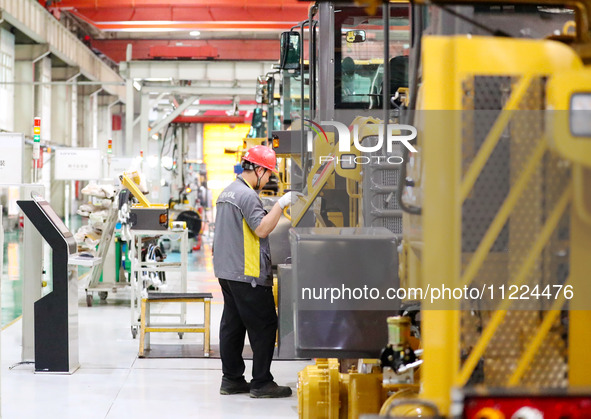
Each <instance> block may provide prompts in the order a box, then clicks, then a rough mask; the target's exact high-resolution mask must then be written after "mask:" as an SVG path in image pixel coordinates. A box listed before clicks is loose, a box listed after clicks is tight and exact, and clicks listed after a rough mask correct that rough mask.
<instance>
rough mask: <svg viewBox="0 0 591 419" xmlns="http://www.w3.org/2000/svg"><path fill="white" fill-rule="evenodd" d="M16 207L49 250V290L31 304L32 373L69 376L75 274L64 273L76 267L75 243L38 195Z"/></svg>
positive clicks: (73, 357) (73, 359)
mask: <svg viewBox="0 0 591 419" xmlns="http://www.w3.org/2000/svg"><path fill="white" fill-rule="evenodd" d="M17 204H18V206H19V207H20V208H21V209H22V210H23V212H24V213H25V215H26V216H27V218H28V219H29V220H31V222H32V223H33V225H34V226H35V228H36V229H37V230H38V231H39V233H40V234H41V236H43V238H44V239H45V241H47V243H48V244H49V246H50V247H51V249H52V251H53V252H52V253H53V255H52V271H53V291H52V292H50V293H49V294H47V295H46V296H44V297H43V298H41V299H39V300H38V301H36V302H35V372H56V373H70V374H71V373H73V372H74V371H75V370H76V369H78V367H79V366H80V365H79V362H78V273H77V269H74V270H72V271H71V272H72V274H69V270H68V264H73V265H76V264H79V263H77V262H76V261H75V260H74V257H75V256H76V250H77V247H76V240H74V236H73V235H72V233H71V232H70V230H68V228H67V227H66V226H65V224H64V223H63V222H62V220H61V219H60V217H59V216H58V215H57V214H56V213H55V211H54V210H53V208H51V206H50V205H49V203H48V202H47V201H46V200H45V199H43V198H42V197H41V196H39V195H33V200H27V201H24V200H23V201H17ZM27 279H31V278H27ZM33 279H34V278H33ZM39 280H41V278H39Z"/></svg>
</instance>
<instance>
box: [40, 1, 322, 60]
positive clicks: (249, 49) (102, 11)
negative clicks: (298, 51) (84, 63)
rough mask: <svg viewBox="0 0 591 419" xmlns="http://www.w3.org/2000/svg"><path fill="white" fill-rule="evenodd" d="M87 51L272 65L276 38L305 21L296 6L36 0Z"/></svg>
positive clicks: (304, 9)
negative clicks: (245, 61) (129, 46)
mask: <svg viewBox="0 0 591 419" xmlns="http://www.w3.org/2000/svg"><path fill="white" fill-rule="evenodd" d="M39 3H41V4H42V5H43V6H45V7H46V8H47V9H48V10H49V11H50V12H51V13H53V15H54V16H55V17H56V18H58V19H59V20H60V21H62V22H63V23H64V24H65V25H67V26H68V28H69V29H70V30H71V31H73V32H74V33H76V34H77V35H78V37H79V38H80V39H81V40H82V41H83V42H85V43H86V44H87V45H89V46H90V47H91V48H92V49H93V50H95V51H97V52H100V53H102V54H104V55H105V56H107V57H108V58H110V59H111V60H113V61H115V62H121V61H125V59H126V49H127V45H128V44H131V45H132V46H133V48H132V59H133V60H142V59H165V60H170V59H208V60H232V61H235V60H256V61H261V60H273V61H275V60H277V59H278V57H279V42H278V41H279V34H280V33H281V32H283V31H286V30H289V29H290V28H291V27H292V26H293V25H294V24H296V23H298V22H300V21H302V20H305V19H306V18H307V14H308V8H309V6H310V4H311V3H310V2H306V1H298V0H256V1H252V0H238V1H237V0H215V1H211V0H39Z"/></svg>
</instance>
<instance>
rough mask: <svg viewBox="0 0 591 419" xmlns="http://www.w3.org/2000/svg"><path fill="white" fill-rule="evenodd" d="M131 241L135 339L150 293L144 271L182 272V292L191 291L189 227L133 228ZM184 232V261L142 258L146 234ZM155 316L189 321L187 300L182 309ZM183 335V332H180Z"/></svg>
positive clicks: (161, 234) (182, 248) (153, 236)
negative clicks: (146, 298) (169, 228)
mask: <svg viewBox="0 0 591 419" xmlns="http://www.w3.org/2000/svg"><path fill="white" fill-rule="evenodd" d="M130 233H131V242H130V244H129V257H130V260H131V335H132V337H133V338H134V339H135V338H136V336H137V333H138V330H139V326H140V314H141V313H140V309H141V303H142V296H143V294H145V293H147V291H148V290H147V288H146V287H145V286H144V281H143V279H142V273H143V272H146V273H147V272H157V273H159V272H171V271H172V272H180V274H181V284H180V285H181V287H180V288H181V289H180V290H179V291H178V292H182V293H186V292H187V251H188V248H189V231H188V230H187V229H183V230H130ZM178 235H180V239H181V245H180V255H181V260H180V262H166V261H162V262H158V261H142V257H141V252H142V243H143V240H144V239H146V238H156V237H160V236H178ZM152 315H153V316H173V317H179V318H180V322H181V323H185V322H186V317H187V308H186V305H185V304H182V305H181V310H180V313H160V314H152ZM179 336H180V337H182V335H181V334H179Z"/></svg>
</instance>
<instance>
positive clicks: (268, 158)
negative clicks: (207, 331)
mask: <svg viewBox="0 0 591 419" xmlns="http://www.w3.org/2000/svg"><path fill="white" fill-rule="evenodd" d="M275 166H276V157H275V152H274V151H273V150H272V149H271V148H269V147H265V146H255V147H252V148H251V149H249V150H248V151H247V152H246V153H245V155H244V157H243V158H242V168H243V169H244V171H243V172H242V174H241V175H240V176H238V177H237V178H236V180H235V181H234V182H232V183H231V184H230V185H229V186H228V187H227V188H226V189H224V191H223V192H222V193H221V194H220V195H219V197H218V199H217V203H216V220H215V236H214V240H213V266H214V272H215V275H216V277H217V278H218V280H219V283H220V286H221V287H222V293H223V295H224V311H223V314H222V321H221V324H220V356H221V359H222V372H223V377H222V385H221V388H220V393H221V394H238V393H249V392H250V397H255V398H276V397H289V396H290V395H291V388H289V387H287V386H278V385H277V384H276V383H275V381H273V375H271V360H272V359H273V351H274V349H275V336H276V332H277V313H276V311H275V300H274V299H273V291H272V286H273V274H272V271H271V253H270V250H269V239H268V238H267V236H268V235H269V234H270V233H271V232H272V231H273V229H274V228H275V226H276V225H277V222H278V221H279V218H280V217H281V213H282V211H283V209H284V208H285V207H286V206H288V205H290V204H291V192H288V193H287V194H285V195H283V196H282V197H281V198H279V200H278V201H277V202H276V203H275V205H274V206H273V208H272V209H271V211H269V212H268V213H267V212H266V211H265V210H264V209H263V204H262V202H261V200H260V198H259V195H258V192H259V191H260V190H261V189H262V188H263V187H264V186H265V185H266V184H267V182H268V181H269V177H270V176H271V173H272V172H275V171H276V169H275ZM247 332H248V338H249V341H250V345H251V348H252V352H253V364H252V381H251V382H250V383H247V382H246V380H245V379H244V369H245V366H244V359H243V358H242V350H243V348H244V338H245V336H246V333H247Z"/></svg>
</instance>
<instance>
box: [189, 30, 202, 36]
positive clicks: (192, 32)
mask: <svg viewBox="0 0 591 419" xmlns="http://www.w3.org/2000/svg"><path fill="white" fill-rule="evenodd" d="M189 35H191V36H195V37H197V36H199V35H201V32H199V31H191V32H189Z"/></svg>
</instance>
